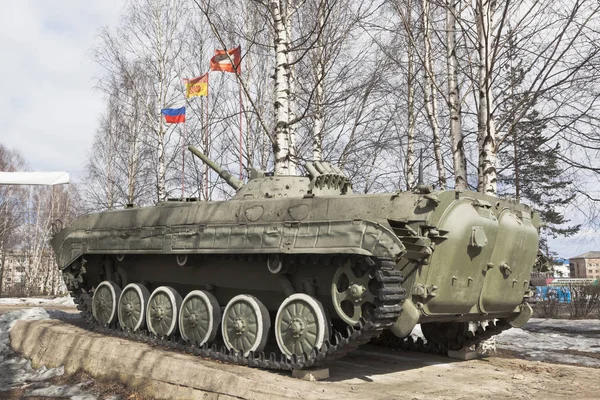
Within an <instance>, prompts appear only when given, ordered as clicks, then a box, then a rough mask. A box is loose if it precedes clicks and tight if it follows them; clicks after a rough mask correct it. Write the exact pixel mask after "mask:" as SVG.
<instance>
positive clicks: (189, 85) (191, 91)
mask: <svg viewBox="0 0 600 400" xmlns="http://www.w3.org/2000/svg"><path fill="white" fill-rule="evenodd" d="M183 82H184V83H185V97H186V98H188V99H189V98H190V97H197V96H208V73H206V74H204V75H202V76H199V77H197V78H192V79H184V81H183Z"/></svg>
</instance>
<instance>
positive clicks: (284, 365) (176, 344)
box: [65, 257, 406, 371]
mask: <svg viewBox="0 0 600 400" xmlns="http://www.w3.org/2000/svg"><path fill="white" fill-rule="evenodd" d="M361 260H362V261H363V262H364V263H365V265H366V267H367V268H370V271H371V273H372V275H373V277H374V279H375V280H376V281H377V293H376V301H375V303H376V304H375V306H376V308H375V312H374V313H373V318H372V320H364V319H362V318H361V320H360V321H359V323H358V324H357V326H354V327H353V326H347V327H346V330H345V332H340V331H335V332H334V334H333V335H332V338H331V339H330V340H327V341H325V343H324V344H323V346H321V348H316V347H315V348H313V349H312V351H311V352H310V353H309V354H307V353H304V354H303V355H301V356H293V357H291V358H288V357H287V356H285V355H284V354H281V353H275V352H271V353H269V354H266V353H265V352H258V353H254V352H250V354H249V355H248V357H244V356H243V355H242V354H241V353H240V352H237V351H235V350H231V351H230V350H228V349H227V348H226V347H225V346H224V345H217V344H213V345H212V346H206V345H205V346H203V347H197V346H194V345H191V344H188V343H186V342H185V341H184V340H183V339H182V338H181V337H180V336H178V335H177V336H171V337H169V338H163V337H157V336H155V335H152V334H151V333H150V332H149V331H147V330H141V331H136V332H130V331H125V330H123V329H122V328H121V327H120V325H119V324H118V323H114V324H111V325H109V326H103V325H101V324H100V323H99V322H97V321H96V320H95V319H94V318H93V317H92V313H91V301H92V296H93V291H92V290H90V291H89V292H88V291H86V290H85V289H83V288H81V287H80V283H82V282H83V279H82V275H83V274H85V268H81V269H80V270H79V271H68V272H66V273H65V280H66V281H67V286H68V287H69V289H70V293H71V296H72V297H73V299H74V301H75V303H76V304H77V308H78V309H79V310H80V311H81V314H82V316H83V317H84V319H85V320H86V321H87V322H88V324H89V325H90V327H91V329H92V330H93V331H94V332H98V333H101V334H104V335H109V336H115V337H119V338H123V339H127V340H134V341H138V342H142V343H147V344H151V345H153V346H157V347H161V348H165V349H168V350H173V351H179V352H183V353H188V354H193V355H196V356H199V357H202V358H206V359H212V360H216V361H220V362H226V363H229V364H236V365H243V366H248V367H253V368H262V369H270V370H283V371H286V370H293V369H306V368H311V367H317V366H320V365H323V364H325V363H327V362H330V361H332V360H335V359H338V358H341V357H343V356H345V355H346V354H348V353H349V352H351V351H353V350H354V349H356V348H357V347H359V346H360V345H362V344H365V343H367V342H369V341H370V340H371V339H373V338H375V337H376V336H378V335H379V334H381V332H382V330H383V329H385V328H387V327H390V326H391V325H392V324H393V323H394V322H395V321H396V319H397V318H398V317H399V316H400V313H401V312H402V302H403V301H404V299H405V297H406V290H405V289H404V288H402V287H401V286H400V285H401V283H402V281H403V278H402V273H401V272H400V271H398V270H397V269H396V265H395V263H394V262H393V261H392V260H389V259H379V258H370V257H366V258H361ZM340 262H342V261H340Z"/></svg>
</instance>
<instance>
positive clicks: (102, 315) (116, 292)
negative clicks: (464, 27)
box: [92, 281, 121, 325]
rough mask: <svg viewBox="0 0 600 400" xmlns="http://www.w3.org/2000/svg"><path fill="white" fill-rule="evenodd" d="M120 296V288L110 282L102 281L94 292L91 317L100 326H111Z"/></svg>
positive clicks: (115, 318)
mask: <svg viewBox="0 0 600 400" xmlns="http://www.w3.org/2000/svg"><path fill="white" fill-rule="evenodd" d="M120 296H121V288H120V287H119V285H117V284H116V283H114V282H112V281H102V282H100V284H99V285H98V287H96V290H95V291H94V297H93V298H92V315H93V317H94V319H95V320H96V321H98V322H100V323H101V324H102V325H109V324H112V323H113V322H115V321H116V320H117V303H118V301H119V297H120Z"/></svg>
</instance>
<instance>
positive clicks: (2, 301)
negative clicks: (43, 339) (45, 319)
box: [0, 296, 75, 307]
mask: <svg viewBox="0 0 600 400" xmlns="http://www.w3.org/2000/svg"><path fill="white" fill-rule="evenodd" d="M0 305H9V306H42V307H51V306H55V307H75V303H74V302H73V299H72V298H71V296H65V297H56V298H53V299H50V298H43V297H39V298H38V297H21V298H16V297H7V298H0Z"/></svg>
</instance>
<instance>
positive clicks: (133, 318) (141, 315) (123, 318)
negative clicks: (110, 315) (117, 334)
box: [118, 283, 150, 331]
mask: <svg viewBox="0 0 600 400" xmlns="http://www.w3.org/2000/svg"><path fill="white" fill-rule="evenodd" d="M149 298H150V292H149V291H148V289H146V287H145V286H144V285H140V284H139V283H130V284H129V285H127V286H125V288H124V289H123V292H121V297H119V309H118V311H119V324H121V327H122V328H123V329H125V330H129V331H137V330H138V329H142V328H144V326H145V323H146V308H147V306H148V300H149Z"/></svg>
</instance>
